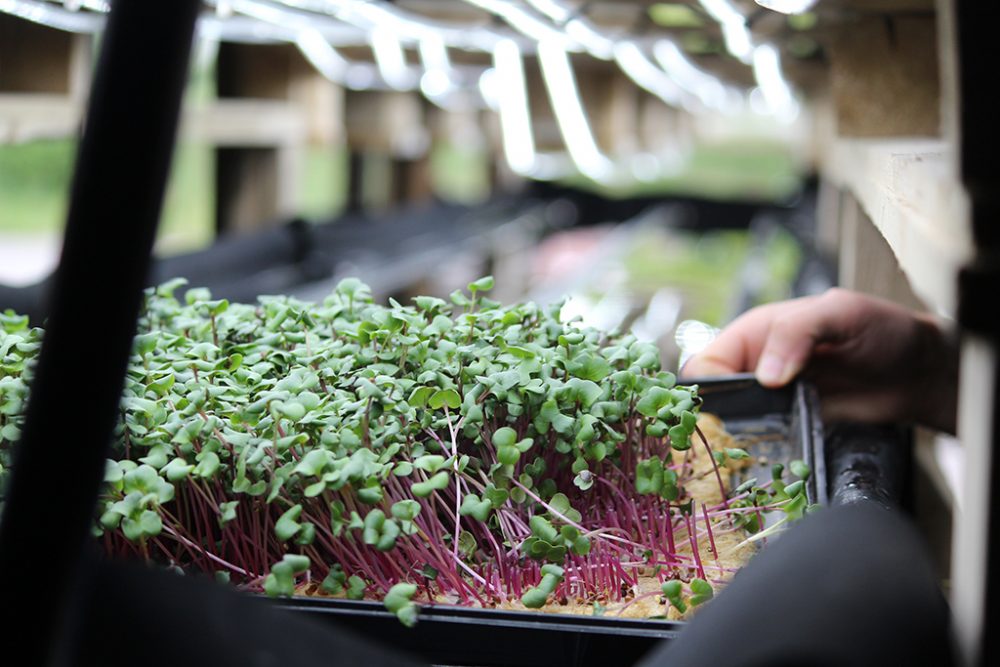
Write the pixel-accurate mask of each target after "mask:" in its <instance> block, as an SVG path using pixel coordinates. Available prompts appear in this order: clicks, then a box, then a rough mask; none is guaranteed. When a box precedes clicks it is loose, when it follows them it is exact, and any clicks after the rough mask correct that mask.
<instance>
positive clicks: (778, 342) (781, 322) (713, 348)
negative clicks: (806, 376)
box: [682, 289, 863, 387]
mask: <svg viewBox="0 0 1000 667" xmlns="http://www.w3.org/2000/svg"><path fill="white" fill-rule="evenodd" d="M862 299H863V298H862V297H859V296H858V295H855V294H852V293H849V292H845V291H844V290H836V289H834V290H829V291H827V292H826V293H824V294H822V295H820V296H809V297H803V298H800V299H792V300H789V301H783V302H779V303H775V304H769V305H766V306H760V307H758V308H754V309H752V310H750V311H747V312H746V313H745V314H743V315H741V316H740V317H738V318H737V319H736V320H734V321H733V323H732V324H730V325H729V326H728V327H726V328H725V329H724V330H723V332H722V333H721V334H719V336H718V338H716V339H715V340H714V341H713V342H712V343H711V344H710V345H709V346H708V347H707V348H705V350H704V351H702V352H701V353H700V354H699V355H697V356H695V357H693V358H692V359H691V360H690V361H689V362H688V363H687V364H686V365H685V368H684V369H683V371H682V374H683V375H685V376H694V375H701V374H704V375H713V374H718V373H738V372H747V371H753V372H754V374H755V375H756V376H757V380H758V381H759V382H760V383H761V384H763V385H764V386H767V387H780V386H783V385H785V384H787V383H788V382H790V381H791V380H792V379H793V378H794V377H796V376H797V375H798V374H799V373H800V372H801V371H802V369H803V368H805V366H806V364H807V363H808V362H809V360H810V358H811V357H812V355H813V352H814V351H815V349H816V347H817V346H818V345H820V344H824V343H836V342H840V341H842V340H845V339H847V338H849V337H850V336H851V335H852V333H853V332H854V331H855V330H856V329H857V322H858V319H859V318H858V315H859V312H860V309H861V308H862Z"/></svg>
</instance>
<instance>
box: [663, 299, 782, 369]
mask: <svg viewBox="0 0 1000 667" xmlns="http://www.w3.org/2000/svg"><path fill="white" fill-rule="evenodd" d="M783 307H785V304H768V305H766V306H760V307H758V308H754V309H752V310H749V311H747V312H746V313H744V314H743V315H741V316H740V317H738V318H736V319H735V320H734V321H733V322H732V323H731V324H730V325H729V326H727V327H726V328H725V329H723V330H722V332H721V333H719V335H718V336H717V337H716V338H715V340H713V341H712V342H711V343H710V344H709V345H708V346H707V347H706V348H705V349H704V350H702V351H701V352H699V353H698V354H696V355H695V356H693V357H691V359H690V360H688V362H687V363H686V364H685V365H684V368H682V369H681V371H680V373H681V375H682V376H684V377H695V376H699V375H703V376H709V375H725V374H731V373H742V372H746V371H751V370H753V368H754V366H755V364H756V362H757V359H758V357H759V356H760V350H761V348H762V347H763V344H764V339H765V336H766V335H767V331H768V328H769V326H770V321H771V319H772V318H773V317H774V316H775V313H776V312H777V311H778V310H780V309H781V308H783Z"/></svg>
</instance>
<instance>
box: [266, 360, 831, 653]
mask: <svg viewBox="0 0 1000 667" xmlns="http://www.w3.org/2000/svg"><path fill="white" fill-rule="evenodd" d="M685 384H698V385H699V387H700V395H701V396H702V397H703V398H704V400H705V404H704V407H703V408H702V409H703V411H706V412H711V413H713V414H716V415H718V416H719V417H721V418H722V419H723V420H724V421H725V422H726V429H727V431H729V433H730V434H732V435H733V436H734V437H735V438H736V440H737V441H738V443H739V446H744V447H746V448H747V449H748V451H749V452H750V453H751V454H752V455H754V456H755V457H757V456H763V457H766V459H767V462H766V463H764V464H763V465H760V466H759V469H755V468H754V467H750V468H749V469H747V470H746V471H745V473H744V474H745V476H746V477H753V476H756V477H758V479H760V480H761V481H765V480H767V479H769V478H770V474H771V473H770V463H771V462H775V461H789V460H792V459H803V460H805V461H806V462H807V463H808V464H809V465H810V467H811V468H812V470H813V475H812V476H811V478H810V480H809V483H808V484H809V485H808V487H807V494H808V495H809V497H810V500H811V501H812V502H818V503H820V504H825V503H826V502H827V495H828V489H827V479H826V467H825V454H824V445H823V430H822V426H821V424H820V420H819V411H818V402H817V399H816V396H815V392H814V391H813V390H812V389H811V387H809V386H808V385H805V384H801V383H800V384H796V385H794V386H792V387H789V388H785V389H780V390H772V389H765V388H764V387H761V386H760V385H759V384H757V382H756V381H755V380H754V379H753V377H752V376H750V375H734V376H727V377H721V378H706V379H692V380H685ZM268 603H270V604H274V605H276V606H277V607H279V608H282V609H286V610H290V611H293V612H295V613H300V614H306V615H308V616H311V617H313V618H315V619H319V620H321V621H324V622H329V623H330V624H332V625H337V626H341V627H345V628H349V629H350V630H353V631H354V632H356V633H357V634H360V635H362V636H367V637H369V638H371V639H374V640H376V641H378V642H380V643H384V644H386V645H391V646H395V647H396V648H398V649H401V650H403V651H406V652H408V653H410V654H413V655H416V656H418V657H420V658H422V659H424V660H426V661H427V662H430V663H431V664H434V665H450V666H455V667H515V666H516V667H598V666H599V667H617V666H622V667H625V666H629V665H634V664H635V663H636V662H637V661H638V660H639V659H641V658H642V656H643V655H645V654H646V653H647V652H648V651H649V650H650V649H652V648H653V647H654V646H655V645H656V644H658V643H659V642H661V641H663V640H669V639H671V638H672V637H674V636H675V635H676V634H677V633H678V632H679V631H680V630H681V629H682V628H683V626H684V623H683V622H677V621H665V620H640V619H624V618H617V617H615V616H579V615H570V614H565V615H562V614H545V613H541V612H519V611H499V610H494V609H470V608H463V607H453V606H447V605H435V606H422V607H421V609H420V615H419V621H418V627H417V628H414V629H409V628H406V627H404V626H403V625H402V624H401V623H400V622H399V620H398V619H397V618H396V617H395V615H393V614H391V613H389V612H388V611H386V609H385V608H384V607H383V606H382V604H381V603H379V602H371V601H352V600H340V599H336V600H333V599H329V598H306V597H297V598H292V599H282V600H268Z"/></svg>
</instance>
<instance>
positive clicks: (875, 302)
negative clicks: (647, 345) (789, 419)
mask: <svg viewBox="0 0 1000 667" xmlns="http://www.w3.org/2000/svg"><path fill="white" fill-rule="evenodd" d="M747 371H753V372H754V374H755V375H756V376H757V380H758V382H760V383H761V384H762V385H764V386H766V387H780V386H784V385H786V384H788V383H789V382H790V381H792V380H793V379H795V378H796V377H802V378H804V379H807V380H809V381H811V382H812V383H813V384H814V385H815V386H816V388H817V390H818V391H819V394H820V398H821V401H822V405H823V416H824V419H826V420H829V421H837V420H851V421H860V422H917V423H920V424H924V425H926V426H930V427H932V428H936V429H939V430H942V431H947V432H951V433H954V431H955V410H956V405H957V402H956V393H957V385H958V354H957V350H956V349H955V347H954V346H953V345H951V344H950V342H949V341H948V338H947V336H945V334H944V332H943V331H942V329H941V328H940V327H939V326H938V324H937V323H936V322H935V320H934V319H933V318H932V317H931V316H929V315H926V314H922V313H917V312H914V311H911V310H907V309H906V308H903V307H901V306H898V305H896V304H894V303H892V302H889V301H884V300H882V299H878V298H875V297H871V296H867V295H864V294H860V293H857V292H851V291H848V290H844V289H838V288H834V289H831V290H828V291H827V292H825V293H824V294H821V295H817V296H807V297H802V298H799V299H792V300H788V301H781V302H777V303H773V304H767V305H764V306H759V307H757V308H754V309H751V310H749V311H747V312H746V313H744V314H743V315H741V316H740V317H738V318H737V319H736V320H734V321H733V322H732V324H730V325H729V326H727V327H726V328H725V329H723V331H722V332H721V333H720V334H719V336H718V337H717V338H716V339H715V340H714V341H712V343H711V344H710V345H709V346H708V347H706V348H705V349H704V350H703V351H701V352H700V353H699V354H697V355H695V356H694V357H692V358H691V359H690V360H689V361H688V362H687V363H686V364H685V365H684V367H683V368H682V369H681V373H680V374H681V376H682V377H686V378H690V377H698V376H710V375H720V374H729V373H739V372H747Z"/></svg>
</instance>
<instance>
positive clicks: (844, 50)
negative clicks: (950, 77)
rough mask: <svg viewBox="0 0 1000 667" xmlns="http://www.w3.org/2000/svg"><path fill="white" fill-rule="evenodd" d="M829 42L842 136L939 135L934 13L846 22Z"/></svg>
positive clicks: (839, 129) (832, 84)
mask: <svg viewBox="0 0 1000 667" xmlns="http://www.w3.org/2000/svg"><path fill="white" fill-rule="evenodd" d="M828 47H829V52H830V61H831V65H830V76H831V89H832V92H833V97H834V104H835V107H836V118H837V131H838V133H839V134H840V136H844V137H900V136H939V135H940V132H941V119H940V83H939V75H938V52H937V24H936V21H935V18H934V16H933V15H916V16H906V15H904V16H891V15H884V16H868V17H865V18H862V19H860V20H858V21H857V22H844V23H841V24H839V25H838V26H837V29H836V31H835V32H834V33H833V34H832V35H831V37H830V41H829V44H828Z"/></svg>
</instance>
